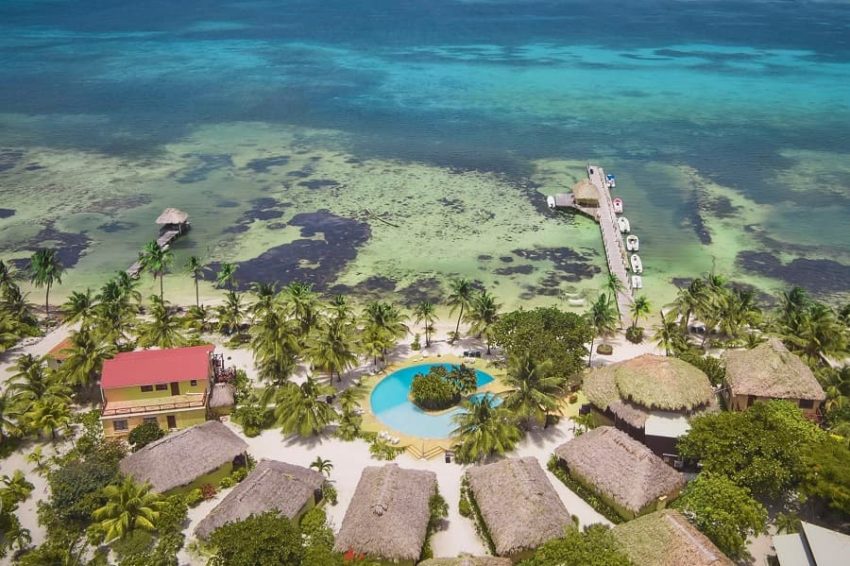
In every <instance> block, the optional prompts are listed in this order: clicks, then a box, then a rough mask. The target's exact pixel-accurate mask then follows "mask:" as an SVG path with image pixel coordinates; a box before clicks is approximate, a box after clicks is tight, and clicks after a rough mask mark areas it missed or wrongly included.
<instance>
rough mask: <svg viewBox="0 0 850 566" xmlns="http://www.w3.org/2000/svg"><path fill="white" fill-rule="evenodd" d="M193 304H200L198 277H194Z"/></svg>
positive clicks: (197, 305)
mask: <svg viewBox="0 0 850 566" xmlns="http://www.w3.org/2000/svg"><path fill="white" fill-rule="evenodd" d="M195 306H196V307H200V306H201V298H200V295H199V294H198V278H197V277H195Z"/></svg>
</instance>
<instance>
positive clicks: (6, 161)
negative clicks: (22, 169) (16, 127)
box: [0, 149, 24, 172]
mask: <svg viewBox="0 0 850 566" xmlns="http://www.w3.org/2000/svg"><path fill="white" fill-rule="evenodd" d="M23 156H24V152H23V151H21V150H19V149H0V172H2V171H8V170H9V169H11V168H12V167H14V166H15V165H17V164H18V162H19V161H20V160H21V158H22V157H23Z"/></svg>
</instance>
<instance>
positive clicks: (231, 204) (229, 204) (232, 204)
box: [215, 200, 239, 208]
mask: <svg viewBox="0 0 850 566" xmlns="http://www.w3.org/2000/svg"><path fill="white" fill-rule="evenodd" d="M215 205H216V207H217V208H236V207H237V206H239V203H238V202H236V201H235V200H220V201H218V202H217V203H215Z"/></svg>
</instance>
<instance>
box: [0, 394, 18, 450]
mask: <svg viewBox="0 0 850 566" xmlns="http://www.w3.org/2000/svg"><path fill="white" fill-rule="evenodd" d="M17 421H18V414H17V412H16V411H15V408H14V403H13V401H12V398H11V397H10V396H9V394H8V392H7V391H3V392H0V443H3V442H5V440H6V439H7V438H9V437H10V436H16V435H17V434H19V433H20V431H21V429H20V426H19V425H18V422H17Z"/></svg>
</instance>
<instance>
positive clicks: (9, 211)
mask: <svg viewBox="0 0 850 566" xmlns="http://www.w3.org/2000/svg"><path fill="white" fill-rule="evenodd" d="M14 215H15V209H14V208H0V218H11V217H12V216H14Z"/></svg>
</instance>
